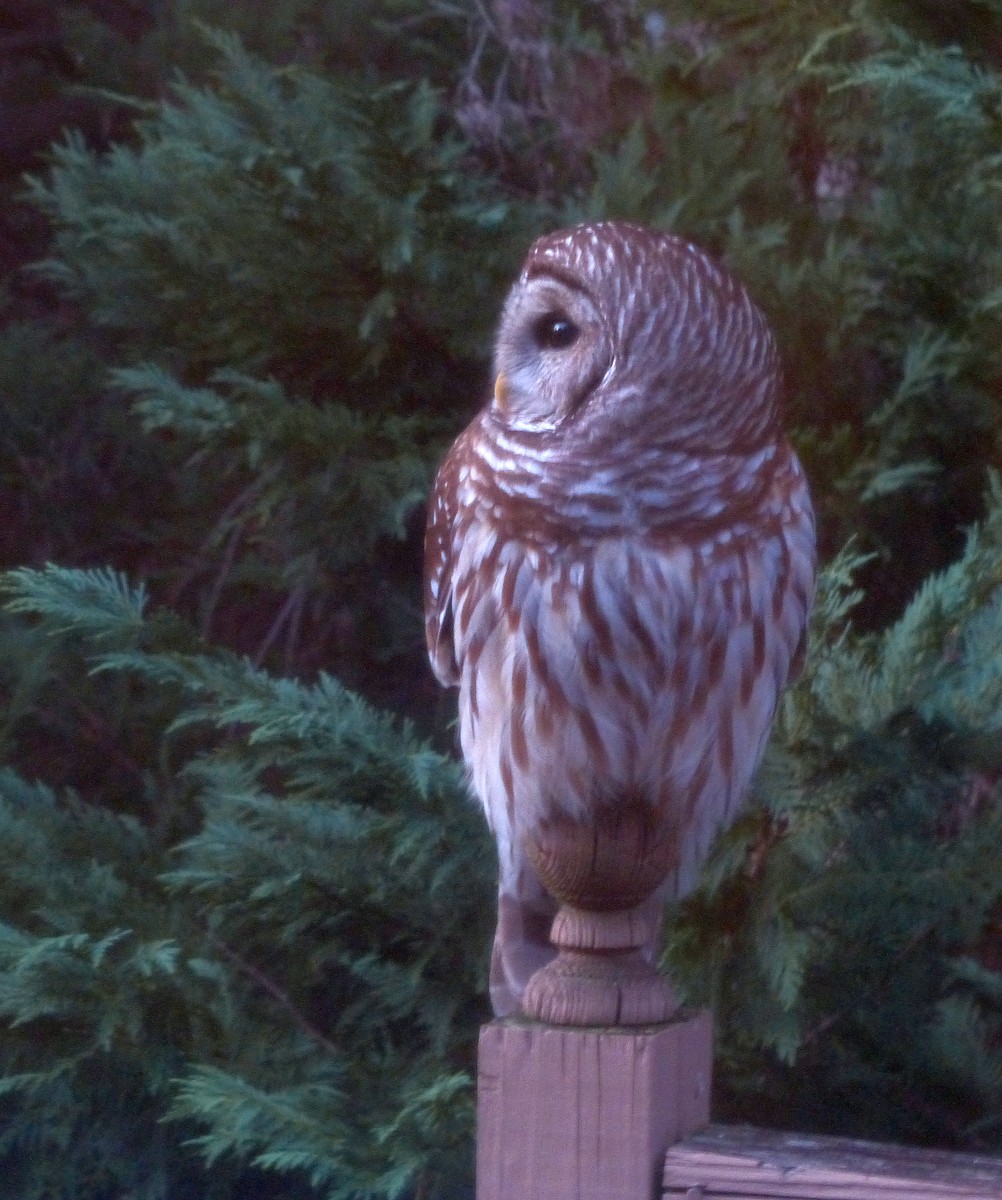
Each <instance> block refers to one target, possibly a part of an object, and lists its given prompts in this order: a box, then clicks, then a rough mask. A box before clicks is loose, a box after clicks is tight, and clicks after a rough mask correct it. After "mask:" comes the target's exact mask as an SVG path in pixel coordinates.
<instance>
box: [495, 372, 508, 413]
mask: <svg viewBox="0 0 1002 1200" xmlns="http://www.w3.org/2000/svg"><path fill="white" fill-rule="evenodd" d="M494 403H495V404H496V405H497V406H498V408H500V409H501V411H502V412H504V411H505V410H506V409H507V407H508V382H507V380H506V379H505V377H504V375H503V374H501V375H499V376H498V377H497V379H495V380H494Z"/></svg>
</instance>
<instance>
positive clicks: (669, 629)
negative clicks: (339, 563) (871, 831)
mask: <svg viewBox="0 0 1002 1200" xmlns="http://www.w3.org/2000/svg"><path fill="white" fill-rule="evenodd" d="M557 306H559V307H557ZM554 312H555V313H556V315H557V317H559V318H560V319H564V314H566V320H567V322H568V323H570V322H571V321H572V320H573V322H575V323H576V326H580V328H581V333H580V335H578V336H577V337H576V340H575V342H572V343H571V344H570V345H569V347H568V348H567V349H566V350H565V351H564V350H562V351H561V352H560V353H558V352H557V351H556V350H551V349H550V348H549V347H548V346H547V345H546V344H545V343H544V345H543V346H542V348H541V349H539V350H538V352H537V350H536V349H534V345H533V342H532V340H531V336H530V335H529V334H527V333H526V332H525V331H526V329H528V330H529V331H530V333H531V331H532V330H534V329H536V330H538V329H539V321H540V320H541V319H542V320H543V321H544V324H545V321H546V320H549V319H551V316H552V314H553V313H554ZM541 313H542V317H541V316H540V314H541ZM553 319H556V318H553ZM532 336H536V335H532ZM534 356H535V357H534ZM537 359H538V361H537ZM496 367H497V372H498V375H499V384H498V388H497V390H496V396H495V401H494V402H493V403H492V404H490V405H489V406H488V407H487V408H485V409H484V411H483V412H482V413H481V414H480V415H479V416H478V417H477V418H476V419H475V420H474V422H473V423H472V424H471V426H470V427H469V428H468V429H467V430H466V432H465V433H464V434H463V435H462V436H461V437H460V438H459V439H458V441H457V442H456V444H455V445H454V446H453V448H452V450H451V451H450V453H449V455H448V456H447V458H446V460H445V462H444V463H443V465H442V468H441V471H440V473H439V477H438V481H437V484H436V489H435V493H434V495H433V498H432V502H431V508H430V513H429V525H428V536H427V542H426V616H427V633H428V646H429V652H430V655H431V659H432V664H433V666H434V669H435V672H436V674H437V676H438V678H439V679H440V681H441V682H442V683H444V684H447V685H455V684H458V686H459V689H460V741H461V746H462V752H463V757H464V759H465V761H466V763H467V766H468V768H469V772H470V779H471V783H472V786H473V790H474V791H475V792H476V794H477V796H478V797H479V799H480V801H481V802H482V804H483V806H484V809H485V812H486V814H487V819H488V821H489V823H490V827H491V829H492V831H493V833H494V836H495V838H496V839H497V843H498V854H499V865H500V909H499V925H498V935H497V939H496V942H495V952H494V961H493V964H492V996H493V1000H494V1004H495V1008H496V1010H497V1011H499V1012H507V1011H511V1010H512V1009H513V1008H514V1007H516V1005H517V1002H518V998H519V996H520V993H521V989H522V988H523V987H524V984H525V982H526V979H527V977H528V976H527V975H526V971H528V970H530V968H531V969H535V967H536V966H538V965H540V963H541V962H542V961H545V957H546V955H547V953H548V950H547V948H546V945H545V928H546V924H547V921H546V918H547V916H548V915H549V914H551V913H552V911H553V905H552V902H551V901H550V900H549V898H548V897H547V896H546V893H545V891H544V889H543V888H542V886H541V884H540V882H539V880H538V879H537V878H536V877H535V874H534V872H533V870H532V868H531V866H530V865H529V863H528V861H527V859H526V857H525V852H524V850H523V839H524V836H525V834H526V832H527V831H531V830H532V829H534V828H536V827H538V826H539V825H540V824H541V823H544V822H546V821H547V819H548V818H550V817H552V816H553V815H554V814H556V813H562V814H566V815H568V816H570V817H572V818H574V819H578V820H582V821H587V820H588V818H589V816H590V815H591V814H594V813H595V812H596V811H598V810H599V809H601V808H603V807H610V806H616V805H617V804H621V803H624V802H632V801H637V800H639V801H641V802H642V803H643V804H645V805H648V806H650V809H651V810H652V811H653V812H654V813H656V814H657V822H656V824H657V828H658V829H659V831H660V836H662V837H664V838H667V839H670V840H671V841H672V843H673V844H674V847H675V867H674V870H673V871H672V873H671V875H670V877H669V879H668V880H667V881H666V883H665V885H664V889H663V890H664V892H665V894H666V895H669V896H672V897H677V896H681V895H684V894H685V893H686V892H687V891H688V890H689V889H690V888H691V887H692V885H693V883H694V881H695V878H696V875H697V873H698V870H699V867H700V865H701V863H702V862H703V860H704V858H705V856H706V854H707V852H708V850H709V848H710V845H711V843H712V840H713V838H714V837H715V836H716V834H717V833H718V832H719V830H720V829H721V828H723V827H725V826H726V825H727V824H728V823H729V822H730V821H731V820H732V819H733V817H734V815H735V813H736V811H737V808H738V806H739V804H740V802H741V800H742V799H743V797H744V795H745V793H746V791H747V787H748V784H749V781H750V779H751V775H752V773H753V772H754V769H755V767H756V766H757V764H758V761H759V759H760V757H761V754H762V750H763V748H764V745H765V742H766V739H767V737H768V733H769V729H770V726H771V724H772V721H773V717H774V715H775V711H776V706H777V703H778V700H779V696H780V693H781V691H782V688H783V687H784V686H785V684H786V682H787V680H788V678H789V677H790V675H791V673H792V672H794V671H796V670H798V669H799V656H800V655H801V654H802V647H803V642H804V636H805V629H806V623H807V618H808V614H809V610H810V606H811V602H812V598H813V590H814V571H815V550H814V521H813V513H812V509H811V504H810V499H809V496H808V492H807V485H806V482H805V480H804V476H803V473H802V471H801V469H800V466H799V464H798V463H797V460H796V457H795V456H794V454H793V452H792V450H791V449H790V447H789V445H788V443H787V442H786V440H785V439H784V437H783V436H782V433H781V432H780V428H779V393H780V388H781V383H780V375H779V365H778V357H777V354H776V351H775V346H774V344H773V341H772V338H771V335H770V333H769V330H768V327H767V325H766V322H765V320H764V318H763V317H762V315H761V313H760V312H759V310H758V309H757V308H756V307H755V306H754V304H753V303H752V301H751V300H750V299H749V298H748V296H747V294H746V293H745V292H744V290H743V288H741V286H740V284H738V283H737V281H736V280H734V279H733V277H731V276H730V275H729V274H728V273H726V272H725V271H724V270H723V269H722V268H720V267H718V266H717V265H715V264H714V263H713V262H712V261H711V260H710V259H708V258H707V257H706V256H705V255H704V254H703V253H702V252H701V251H699V250H698V249H696V248H695V247H693V246H691V245H689V244H688V243H685V242H682V241H681V240H680V239H677V238H674V237H671V236H670V235H665V234H657V233H652V232H650V231H647V230H642V229H639V228H638V227H636V226H630V225H622V224H615V223H601V224H598V225H592V226H583V227H578V228H577V229H575V230H571V231H567V232H563V233H558V234H553V235H548V236H547V237H545V238H542V239H540V241H539V242H537V243H536V245H535V246H534V247H533V248H532V250H531V251H530V253H529V256H528V258H527V260H526V265H525V267H524V269H523V273H522V276H521V277H520V279H519V281H518V282H517V283H516V285H515V288H514V289H513V291H512V295H511V296H510V298H509V300H508V303H507V304H506V308H505V314H504V316H503V317H502V323H501V331H500V333H499V342H498V355H497V362H496ZM599 368H602V370H601V372H600V371H599ZM565 379H566V386H565V384H564V380H565ZM581 381H584V384H582V382H581ZM540 930H542V931H543V933H540Z"/></svg>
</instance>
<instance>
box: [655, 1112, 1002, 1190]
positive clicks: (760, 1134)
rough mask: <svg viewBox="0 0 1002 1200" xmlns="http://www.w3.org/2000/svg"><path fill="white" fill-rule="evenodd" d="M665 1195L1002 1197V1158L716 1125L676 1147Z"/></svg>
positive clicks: (667, 1163) (669, 1161)
mask: <svg viewBox="0 0 1002 1200" xmlns="http://www.w3.org/2000/svg"><path fill="white" fill-rule="evenodd" d="M663 1196H664V1198H665V1200H668V1198H669V1197H671V1198H672V1200H674V1198H676V1197H686V1198H687V1200H703V1198H704V1197H705V1200H999V1197H1002V1159H1000V1158H989V1157H987V1156H981V1155H974V1154H949V1153H947V1152H945V1151H941V1150H920V1149H916V1148H914V1147H908V1146H888V1145H880V1144H878V1143H876V1142H859V1141H852V1140H849V1139H848V1138H832V1137H809V1136H806V1135H804V1134H794V1133H773V1132H770V1131H767V1130H763V1129H749V1128H744V1127H732V1126H726V1125H711V1126H709V1127H708V1128H707V1129H705V1130H704V1131H702V1132H701V1133H697V1134H694V1135H692V1136H690V1137H688V1138H685V1139H684V1140H683V1141H681V1142H679V1143H677V1144H676V1145H674V1146H672V1147H671V1149H670V1150H669V1151H668V1154H667V1156H666V1159H665V1172H664V1190H663Z"/></svg>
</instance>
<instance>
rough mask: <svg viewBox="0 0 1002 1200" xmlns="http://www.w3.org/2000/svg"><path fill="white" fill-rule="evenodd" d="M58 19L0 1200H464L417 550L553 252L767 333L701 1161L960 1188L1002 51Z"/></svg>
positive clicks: (675, 943)
mask: <svg viewBox="0 0 1002 1200" xmlns="http://www.w3.org/2000/svg"><path fill="white" fill-rule="evenodd" d="M27 7H28V8H30V5H28V6H27ZM64 7H65V10H66V11H65V12H64V13H63V24H62V26H61V27H60V31H59V35H58V36H59V38H60V39H62V40H61V41H60V42H59V44H60V45H61V46H62V47H63V49H64V51H65V53H64V54H62V56H61V57H59V59H58V62H59V64H61V65H60V66H59V72H62V74H65V75H74V77H75V81H76V82H77V83H83V84H86V85H88V86H89V87H90V92H89V95H90V98H91V101H90V102H91V103H95V104H96V103H98V98H100V103H101V104H104V105H106V106H108V108H107V112H108V114H109V115H108V119H107V122H106V123H105V125H104V126H102V128H103V130H104V136H105V137H106V139H107V140H106V144H104V145H102V144H100V143H99V140H98V139H99V132H98V131H96V128H95V125H94V123H93V122H91V124H90V125H88V127H87V130H86V132H85V133H84V132H71V133H69V134H68V135H67V136H66V137H65V138H64V139H63V140H62V141H61V142H59V143H57V144H56V145H55V146H54V147H53V148H52V149H51V151H50V154H49V160H48V164H47V166H46V167H45V168H44V169H37V170H36V171H35V172H34V173H33V175H32V177H31V179H30V182H29V183H28V184H27V196H26V198H25V205H26V208H25V210H24V211H25V212H28V211H31V212H33V213H35V214H36V216H35V217H34V218H33V219H34V220H36V221H37V220H39V219H40V217H39V216H38V214H40V215H41V218H44V222H45V227H46V229H47V230H48V236H49V250H48V253H47V255H46V257H45V260H44V262H43V263H41V265H40V266H38V267H36V268H35V269H34V271H33V272H31V273H30V274H29V275H24V274H22V275H19V276H17V277H16V279H14V280H12V282H11V285H10V290H9V293H7V294H5V295H4V296H3V297H0V300H2V303H3V305H4V312H5V322H4V325H3V327H2V329H0V391H2V394H3V400H4V410H5V421H4V428H3V429H2V430H0V502H2V504H3V511H4V514H5V522H4V525H5V528H4V538H3V541H2V543H0V544H2V546H3V566H5V567H6V568H8V569H7V571H6V574H5V575H4V576H3V578H2V594H3V601H4V605H5V607H4V609H3V613H4V615H3V617H2V620H0V644H2V647H3V654H2V655H0V662H2V666H0V687H2V690H3V695H4V707H3V712H2V713H0V755H2V767H0V839H2V844H3V845H4V847H5V852H4V854H3V855H2V861H0V1015H2V1019H3V1022H4V1024H3V1027H2V1029H0V1198H5V1197H7V1196H11V1197H14V1196H17V1197H26V1198H32V1197H37V1198H39V1200H41V1198H42V1197H46V1198H49V1197H65V1198H66V1200H69V1198H70V1197H74V1198H75V1200H76V1198H79V1200H106V1198H110V1197H117V1196H124V1195H129V1196H134V1197H142V1198H143V1200H160V1198H161V1197H164V1198H165V1197H168V1196H170V1197H172V1198H174V1197H182V1198H183V1200H187V1198H189V1197H190V1198H191V1200H203V1198H204V1200H210V1198H211V1200H227V1198H230V1197H248V1198H250V1200H256V1198H257V1197H260V1198H261V1200H275V1198H278V1197H288V1198H290V1200H292V1198H295V1200H299V1198H303V1200H306V1198H312V1197H332V1198H333V1197H344V1198H346V1200H347V1198H349V1197H362V1196H368V1197H397V1196H414V1197H421V1198H423V1200H430V1198H431V1197H448V1196H453V1195H455V1196H459V1195H465V1194H469V1193H468V1189H469V1180H470V1177H471V1168H472V1153H473V1123H472V1111H473V1109H472V1082H471V1072H472V1067H473V1060H474V1052H475V1036H476V1030H477V1026H478V1024H479V1022H480V1021H481V1020H483V1019H484V1018H485V1017H486V1015H487V1011H488V1010H487V1003H486V998H485V986H484V984H485V980H484V974H485V966H486V961H485V960H486V954H487V947H488V942H489V936H490V929H491V927H492V924H493V900H492V896H493V891H494V888H493V871H494V867H493V863H492V857H491V856H492V850H491V847H490V844H489V840H488V838H487V836H486V833H485V831H484V829H483V827H482V820H481V818H480V816H479V814H478V813H477V812H475V811H474V809H473V807H472V805H471V803H470V801H469V799H468V797H467V794H466V789H465V786H464V782H463V779H462V775H461V772H460V769H459V767H458V766H457V763H456V761H455V757H454V755H453V754H452V753H451V746H452V740H453V731H452V729H451V727H450V719H449V718H450V714H449V711H448V708H447V705H446V704H444V703H443V701H442V700H441V699H440V698H439V696H438V693H437V690H436V689H435V687H434V685H433V683H432V682H431V679H430V675H429V672H428V670H427V667H426V665H425V662H424V656H423V648H422V636H421V629H420V613H419V599H418V596H419V590H418V578H419V570H420V545H419V543H420V527H421V501H422V498H423V495H424V493H425V491H426V489H427V487H428V484H429V482H430V480H431V477H432V473H433V471H434V468H435V465H436V463H437V460H438V457H439V456H440V454H441V452H442V450H443V449H444V447H445V445H446V444H447V442H448V439H449V438H450V437H451V436H453V435H454V434H455V432H456V431H457V430H458V429H459V428H460V427H461V426H462V425H463V424H464V423H465V421H466V420H467V419H468V418H469V415H470V414H471V412H472V410H473V408H474V407H475V405H476V404H477V403H478V400H479V397H480V396H481V395H482V394H483V392H484V389H485V385H486V358H487V355H488V353H489V338H490V332H491V329H492V326H493V324H494V321H495V317H496V313H497V309H498V306H499V304H500V300H501V297H502V295H503V291H504V288H505V286H506V284H507V281H508V280H509V278H510V276H511V273H512V272H513V270H514V269H515V267H516V266H517V263H518V262H519V260H520V257H521V255H522V253H523V251H524V249H525V247H526V245H527V244H528V242H529V241H530V240H531V238H532V237H533V236H534V235H535V234H536V233H538V232H540V231H542V230H543V229H545V228H552V227H554V226H557V225H559V224H563V223H568V222H571V221H574V220H578V219H581V218H583V217H593V216H616V217H626V218H631V219H636V220H641V221H645V222H648V223H651V224H655V225H658V226H662V227H666V228H672V229H675V230H677V231H679V232H680V233H683V234H684V235H686V236H691V237H693V238H695V239H697V240H699V241H700V242H701V243H703V244H704V245H707V246H708V247H710V248H711V249H713V250H715V251H716V252H717V253H719V254H721V255H723V256H725V257H726V258H727V259H728V260H729V262H730V263H731V265H732V266H733V267H734V268H735V270H736V271H737V272H738V273H739V274H741V275H742V276H743V277H744V278H745V279H746V280H747V281H748V283H749V285H750V287H751V288H752V290H753V291H754V292H755V294H756V295H757V297H758V298H759V299H760V300H761V302H762V303H763V304H764V305H765V307H766V308H767V309H768V310H769V312H770V315H771V318H772V321H773V324H774V327H775V328H776V331H777V334H778V336H779V339H780V341H781V343H782V346H783V351H784V357H785V360H786V363H787V366H788V375H789V418H790V421H791V423H792V424H793V426H794V428H795V437H796V440H797V442H798V446H799V448H800V450H801V452H802V454H803V457H804V459H805V461H806V463H807V464H808V468H809V472H810V474H811V479H812V486H813V489H814V493H815V498H816V502H817V506H818V510H819V516H820V522H821V534H822V548H823V553H824V557H825V558H826V560H827V564H828V565H827V567H826V570H825V573H824V575H823V578H822V583H821V590H820V595H819V602H818V607H817V612H816V618H815V625H814V630H813V640H812V651H811V654H810V656H809V659H808V666H807V670H806V673H805V675H804V677H803V679H802V680H801V681H800V683H799V684H798V686H797V688H796V689H795V690H794V691H793V692H791V693H790V695H789V696H788V697H787V699H786V701H785V704H784V707H783V710H782V712H781V714H780V719H779V722H778V725H777V730H776V733H775V736H774V739H773V744H772V746H771V748H770V751H769V754H768V756H767V759H766V762H765V764H764V766H763V769H762V770H761V772H760V774H759V777H758V779H757V781H756V784H755V791H754V795H753V797H752V803H751V804H750V805H749V807H748V810H747V812H746V814H745V815H744V816H743V817H742V818H741V820H740V821H739V822H738V824H737V825H736V826H735V827H734V828H733V829H732V830H731V831H730V832H729V834H728V835H727V836H726V837H724V838H723V839H721V842H720V845H719V846H718V847H717V850H716V853H715V855H714V857H713V859H712V861H711V863H710V864H709V866H708V869H707V871H706V874H705V877H704V880H703V882H702V885H701V887H700V888H699V890H698V891H697V892H696V894H695V895H694V896H693V897H691V898H690V899H689V900H688V901H687V902H686V903H685V904H684V905H682V906H681V907H680V909H679V911H678V912H677V913H675V914H674V916H673V919H672V920H671V922H670V923H669V929H668V931H667V941H666V962H667V963H668V965H669V966H670V968H671V970H672V971H673V973H674V974H675V976H676V978H677V979H678V980H679V982H680V984H681V985H682V986H683V987H684V989H685V990H686V992H687V995H688V996H689V997H690V998H691V999H693V1000H695V1001H707V1000H709V1001H712V1002H713V1004H714V1006H715V1010H716V1014H717V1025H718V1043H719V1044H718V1098H717V1103H718V1111H719V1113H720V1115H722V1116H726V1115H733V1116H736V1117H740V1118H743V1119H751V1120H759V1121H761V1120H762V1119H763V1114H764V1113H765V1114H767V1115H768V1117H769V1118H770V1119H771V1120H772V1121H774V1122H775V1123H776V1124H780V1125H784V1126H786V1127H791V1126H794V1127H800V1128H816V1129H828V1130H832V1131H843V1132H849V1131H851V1132H856V1133H862V1134H867V1135H869V1136H889V1137H901V1138H914V1139H918V1140H923V1141H932V1142H937V1143H939V1144H946V1145H955V1146H965V1147H972V1148H988V1149H996V1150H997V1149H999V1148H1002V1127H1000V1124H999V1120H998V1117H997V1115H996V1114H997V1113H998V1111H999V1104H1000V1101H1002V894H1000V893H1002V870H1000V858H999V846H1000V845H1002V807H1000V804H999V784H998V780H999V778H1000V774H1002V762H1000V758H999V752H998V745H999V733H1000V728H1002V666H1000V664H1002V598H1000V597H1002V592H1000V587H1002V484H1000V483H999V481H998V477H997V475H995V474H994V471H993V469H994V468H996V467H998V466H999V465H1002V464H999V461H998V460H999V441H998V429H999V427H1000V416H1002V414H1000V411H999V388H998V380H999V378H1000V362H999V357H998V356H999V349H998V347H999V346H1000V345H1002V337H1000V333H1002V329H1000V328H999V321H1000V319H1002V304H1000V295H1002V259H1000V251H999V249H998V246H997V240H998V239H997V236H996V231H997V229H998V228H999V223H1000V217H1002V213H1000V211H999V208H1000V200H999V197H1000V196H1002V188H1000V186H999V184H1000V174H999V172H1000V159H999V155H998V145H999V133H1000V130H1002V77H1000V74H999V63H1000V61H1002V13H1000V11H999V10H998V6H997V5H995V4H993V3H987V2H986V0H977V2H976V0H967V2H964V3H958V4H955V5H951V6H950V10H951V14H952V15H951V17H950V19H949V20H947V19H946V17H944V15H943V12H942V11H941V6H936V5H928V4H925V3H920V2H918V0H898V2H896V3H893V4H892V3H890V2H887V3H882V2H879V0H851V2H850V0H839V2H837V3H827V4H820V5H819V4H815V3H812V2H811V0H794V2H791V3H787V4H783V5H773V6H763V5H761V4H751V3H750V2H749V0H710V2H709V3H701V4H699V5H690V4H686V3H684V2H683V0H677V2H674V3H659V4H654V3H650V4H643V3H639V2H630V0H605V2H602V3H599V2H597V0H595V2H591V3H586V4H566V5H565V4H563V3H560V4H541V3H534V2H529V3H525V2H520V3H517V4H516V3H511V2H508V0H493V2H492V3H488V4H483V3H480V2H479V0H478V2H472V0H471V2H470V3H467V2H466V0H460V2H459V3H455V4H451V3H450V4H445V3H438V2H436V3H431V4H423V3H422V4H418V3H416V0H383V2H381V3H379V4H374V5H373V4H347V5H346V4H343V3H334V2H331V3H302V2H300V0H288V2H287V3H282V4H276V5H273V6H267V7H268V9H269V11H268V15H267V19H265V18H263V17H262V18H260V19H258V18H257V17H255V14H256V13H259V12H260V7H261V6H259V5H254V4H251V3H249V2H248V3H243V2H241V3H238V4H227V5H221V4H219V3H214V2H210V0H204V2H203V3H198V2H196V0H186V2H184V3H182V2H181V0H175V3H173V4H166V5H164V4H155V5H154V4H150V5H148V6H143V5H129V6H128V7H129V10H130V12H132V13H133V16H135V14H136V13H137V12H139V11H140V10H142V19H141V20H138V19H137V20H136V21H134V22H133V23H132V24H130V25H129V26H128V27H127V28H126V27H125V26H124V25H123V24H122V23H121V22H118V24H117V25H116V24H115V21H114V19H112V24H111V25H109V24H107V20H108V14H109V13H112V12H113V11H114V10H115V6H114V5H102V6H98V5H82V4H81V5H67V6H64ZM102 14H103V17H104V19H103V20H102ZM193 17H201V18H203V19H206V20H208V21H209V22H210V23H212V24H213V25H214V26H215V28H212V29H210V28H208V27H206V26H205V25H202V26H201V27H198V26H196V25H195V24H193V23H192V20H191V19H192V18H193ZM47 28H48V25H47ZM199 29H200V31H199ZM237 32H239V34H240V35H241V36H240V37H238V36H237ZM47 36H55V35H51V31H50V34H47ZM47 45H48V43H47ZM168 47H172V49H168ZM40 61H41V60H40ZM151 63H155V64H156V66H157V70H156V71H154V72H153V73H152V74H151V72H150V70H149V69H148V68H149V66H150V64H151ZM67 64H76V65H75V66H74V67H73V70H72V71H71V70H70V67H69V66H68V65H67ZM178 67H180V68H181V69H182V70H183V72H184V74H182V75H178V74H176V73H174V74H173V75H172V72H173V71H174V69H175V68H178ZM53 70H54V75H55V74H58V72H55V68H53ZM60 78H61V76H60ZM172 78H173V82H170V83H168V81H169V80H170V79H172ZM124 91H131V92H133V93H135V95H134V96H133V98H132V99H129V100H126V99H124V98H123V95H122V93H123V92H124ZM26 279H30V280H31V281H33V282H31V283H30V284H28V283H26V282H25V280H26ZM25 297H28V298H29V299H28V300H26V299H25ZM965 527H966V528H967V534H966V541H965V535H964V532H963V530H964V528H965ZM46 564H48V565H46Z"/></svg>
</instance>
